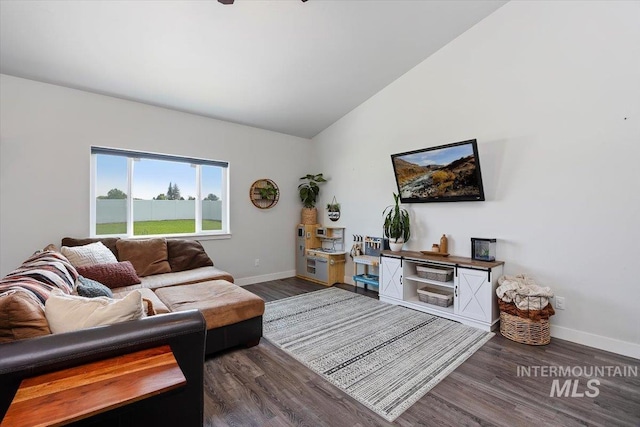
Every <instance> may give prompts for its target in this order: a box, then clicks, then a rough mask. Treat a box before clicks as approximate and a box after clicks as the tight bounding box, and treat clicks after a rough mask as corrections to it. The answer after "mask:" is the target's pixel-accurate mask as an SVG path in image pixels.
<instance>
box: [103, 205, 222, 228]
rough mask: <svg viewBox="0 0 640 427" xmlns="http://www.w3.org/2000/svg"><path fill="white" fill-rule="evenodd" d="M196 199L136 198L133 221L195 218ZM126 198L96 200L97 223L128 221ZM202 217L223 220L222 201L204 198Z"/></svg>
mask: <svg viewBox="0 0 640 427" xmlns="http://www.w3.org/2000/svg"><path fill="white" fill-rule="evenodd" d="M195 217H196V202H195V200H134V201H133V221H134V222H136V221H162V220H168V219H195ZM126 219H127V201H126V200H125V199H98V200H96V224H109V223H114V222H126ZM202 219H212V220H218V221H221V220H222V201H220V200H216V201H213V200H203V201H202Z"/></svg>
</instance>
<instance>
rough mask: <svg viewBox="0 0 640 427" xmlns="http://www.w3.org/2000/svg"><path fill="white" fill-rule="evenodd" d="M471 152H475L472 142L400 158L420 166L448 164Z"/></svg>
mask: <svg viewBox="0 0 640 427" xmlns="http://www.w3.org/2000/svg"><path fill="white" fill-rule="evenodd" d="M471 154H473V146H472V145H471V144H464V145H457V146H455V147H449V148H441V149H439V150H433V151H425V152H422V153H415V154H408V155H406V156H401V157H400V158H401V159H402V160H405V161H407V162H411V163H413V164H416V165H420V166H428V165H448V164H449V163H451V162H453V161H454V160H458V159H460V158H462V157H466V156H470V155H471Z"/></svg>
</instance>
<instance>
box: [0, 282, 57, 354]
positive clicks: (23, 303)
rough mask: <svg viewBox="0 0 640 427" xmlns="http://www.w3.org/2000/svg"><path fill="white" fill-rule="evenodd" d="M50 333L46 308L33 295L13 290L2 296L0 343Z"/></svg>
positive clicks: (0, 303) (0, 299) (0, 306)
mask: <svg viewBox="0 0 640 427" xmlns="http://www.w3.org/2000/svg"><path fill="white" fill-rule="evenodd" d="M50 333H51V330H50V329H49V323H47V318H46V317H45V315H44V308H43V307H42V304H41V303H40V301H39V300H38V299H37V298H36V297H34V296H33V294H31V293H29V292H24V291H19V290H17V291H16V290H13V291H10V292H6V293H4V294H1V295H0V343H5V342H10V341H15V340H22V339H26V338H34V337H39V336H41V335H49V334H50Z"/></svg>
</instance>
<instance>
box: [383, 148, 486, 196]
mask: <svg viewBox="0 0 640 427" xmlns="http://www.w3.org/2000/svg"><path fill="white" fill-rule="evenodd" d="M391 162H392V163H393V171H394V173H395V177H396V184H397V186H398V194H400V199H401V200H402V203H426V202H459V201H483V200H484V189H483V187H482V174H481V173H480V159H479V157H478V144H477V142H476V140H475V139H470V140H468V141H461V142H456V143H453V144H447V145H440V146H437V147H429V148H424V149H422V150H415V151H409V152H406V153H399V154H392V155H391Z"/></svg>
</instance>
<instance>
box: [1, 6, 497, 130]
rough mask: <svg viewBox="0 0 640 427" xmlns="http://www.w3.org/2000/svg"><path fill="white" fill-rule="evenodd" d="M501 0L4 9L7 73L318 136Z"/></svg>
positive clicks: (3, 48) (4, 67) (3, 59)
mask: <svg viewBox="0 0 640 427" xmlns="http://www.w3.org/2000/svg"><path fill="white" fill-rule="evenodd" d="M504 3H505V1H482V0H471V1H435V0H434V1H432V0H425V1H417V0H409V1H403V0H392V1H383V0H378V1H366V0H335V1H332V0H309V1H307V2H301V1H299V0H280V1H277V0H270V1H257V0H237V1H235V3H234V4H232V5H223V4H221V3H219V2H218V1H215V0H207V1H37V2H36V1H6V0H3V1H0V72H2V73H4V74H9V75H13V76H18V77H24V78H28V79H33V80H38V81H42V82H48V83H54V84H58V85H62V86H67V87H71V88H77V89H82V90H87V91H90V92H95V93H100V94H105V95H110V96H115V97H119V98H124V99H129V100H133V101H139V102H144V103H147V104H152V105H157V106H161V107H167V108H172V109H176V110H180V111H185V112H190V113H195V114H200V115H203V116H207V117H213V118H217V119H222V120H227V121H231V122H235V123H241V124H246V125H250V126H255V127H258V128H262V129H268V130H273V131H277V132H283V133H286V134H291V135H297V136H300V137H305V138H311V137H313V136H315V135H317V134H318V133H319V132H321V131H322V130H323V129H325V128H327V127H328V126H330V125H331V124H332V123H334V122H335V121H336V120H338V119H339V118H340V117H342V116H344V115H345V114H346V113H348V112H349V111H351V110H352V109H353V108H355V107H357V106H358V105H359V104H361V103H362V102H364V101H365V100H367V99H368V98H369V97H371V96H373V95H374V94H375V93H377V92H378V91H380V90H381V89H382V88H384V87H385V86H387V85H388V84H389V83H391V82H392V81H394V80H395V79H397V78H398V77H400V76H401V75H402V74H404V73H405V72H407V71H408V70H410V69H411V68H412V67H414V66H415V65H417V64H419V63H420V62H422V61H423V60H424V59H426V58H427V57H429V56H430V55H432V54H433V53H434V52H436V51H437V50H439V49H440V48H442V47H443V46H444V45H446V44H447V43H449V42H450V41H451V40H453V39H454V38H456V37H457V36H459V35H460V34H462V33H463V32H465V31H466V30H467V29H469V28H470V27H472V26H473V25H474V24H476V23H477V22H479V21H480V20H482V19H483V18H485V17H486V16H488V15H489V14H491V13H492V12H494V11H495V10H496V9H498V8H499V7H500V6H502V5H503V4H504ZM0 89H1V88H0Z"/></svg>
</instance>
